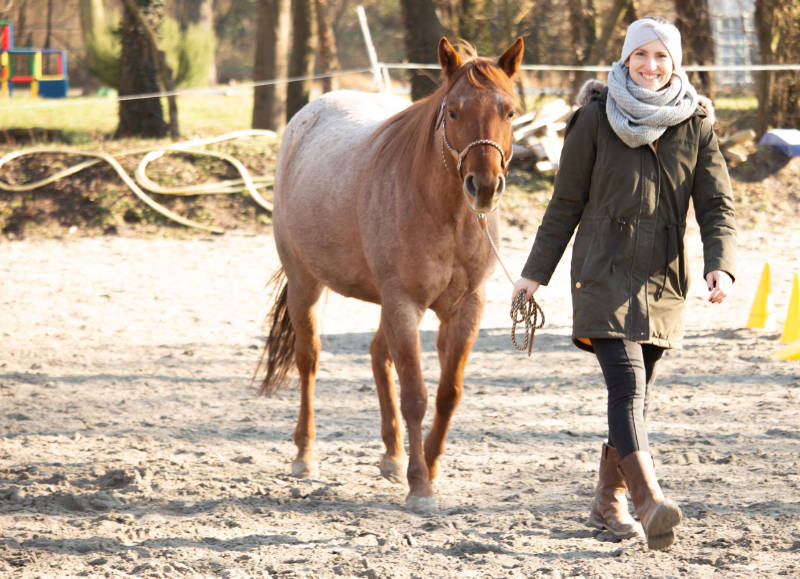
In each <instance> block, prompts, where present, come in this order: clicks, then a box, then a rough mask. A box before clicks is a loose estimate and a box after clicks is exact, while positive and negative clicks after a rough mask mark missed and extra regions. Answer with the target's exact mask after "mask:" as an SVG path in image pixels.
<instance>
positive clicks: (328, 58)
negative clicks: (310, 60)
mask: <svg viewBox="0 0 800 579" xmlns="http://www.w3.org/2000/svg"><path fill="white" fill-rule="evenodd" d="M314 11H315V14H316V15H317V42H318V43H319V50H318V56H319V69H320V72H322V73H323V74H328V73H331V72H336V71H338V70H340V68H339V59H338V58H337V56H336V37H335V36H334V34H333V28H332V27H331V20H330V14H329V13H328V0H314ZM337 86H338V83H337V82H336V77H332V76H330V77H325V78H323V79H322V92H330V91H332V90H336V88H337Z"/></svg>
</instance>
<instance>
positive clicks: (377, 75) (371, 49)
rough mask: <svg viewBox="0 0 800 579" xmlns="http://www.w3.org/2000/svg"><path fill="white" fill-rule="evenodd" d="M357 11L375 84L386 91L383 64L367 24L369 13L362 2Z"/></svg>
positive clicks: (380, 89)
mask: <svg viewBox="0 0 800 579" xmlns="http://www.w3.org/2000/svg"><path fill="white" fill-rule="evenodd" d="M356 12H357V13H358V22H359V23H360V24H361V33H362V34H363V35H364V42H365V43H366V45H367V54H368V55H369V62H370V64H371V65H372V76H373V78H374V79H375V84H377V85H378V91H379V92H386V86H385V85H384V82H383V75H382V74H381V65H380V63H379V62H378V55H377V53H376V52H375V45H374V44H372V36H371V35H370V33H369V26H368V25H367V14H366V12H364V7H363V6H362V5H361V4H359V5H358V6H356Z"/></svg>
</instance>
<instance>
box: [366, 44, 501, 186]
mask: <svg viewBox="0 0 800 579" xmlns="http://www.w3.org/2000/svg"><path fill="white" fill-rule="evenodd" d="M467 50H469V52H470V55H474V51H472V50H471V47H469V46H467ZM462 78H466V80H467V82H469V84H470V85H472V86H474V87H476V88H485V89H496V88H499V89H500V90H502V91H504V92H506V93H508V94H509V95H513V94H514V87H513V83H512V81H511V79H510V78H509V77H508V75H507V74H506V73H505V72H504V71H503V70H502V69H501V68H500V67H498V66H497V63H496V62H495V61H494V60H490V59H488V58H478V57H477V56H472V57H471V58H469V60H467V61H466V62H464V63H463V64H462V65H461V66H460V67H458V69H456V71H455V72H454V73H453V75H452V76H451V77H450V78H449V79H448V82H446V83H443V84H441V85H440V86H439V88H437V89H436V91H435V92H434V93H433V94H431V95H429V96H427V97H425V98H422V99H420V100H418V101H417V102H415V103H413V104H411V105H410V106H409V107H408V108H406V109H403V110H402V111H400V112H399V113H397V114H396V115H394V116H393V117H391V118H389V119H388V120H387V121H386V122H384V123H383V124H382V125H381V126H380V127H378V129H377V130H376V131H375V133H374V134H373V135H372V138H371V139H370V142H378V143H379V144H378V149H377V154H378V155H379V156H380V157H382V158H384V159H393V160H395V162H397V163H398V168H399V169H400V171H401V174H406V175H408V176H409V178H411V179H414V178H415V176H419V177H425V176H426V175H425V174H424V172H423V171H413V170H412V169H413V168H414V167H418V168H419V167H425V166H427V165H426V163H429V162H430V160H431V158H436V159H438V158H439V157H440V153H439V151H438V149H437V146H438V145H437V143H438V141H436V140H435V139H433V134H434V132H435V131H436V128H437V127H436V121H437V119H438V116H439V109H440V108H441V105H442V100H443V99H444V97H445V96H446V95H447V94H448V93H449V92H450V90H451V89H452V88H453V86H454V85H455V84H456V83H457V82H458V81H459V80H461V79H462Z"/></svg>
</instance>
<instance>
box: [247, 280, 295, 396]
mask: <svg viewBox="0 0 800 579" xmlns="http://www.w3.org/2000/svg"><path fill="white" fill-rule="evenodd" d="M269 285H270V286H271V287H272V288H273V289H274V290H275V294H276V295H277V298H276V299H275V303H273V304H272V309H271V310H270V312H269V314H267V322H265V325H266V323H269V324H270V327H269V335H268V336H267V343H266V344H265V345H264V350H263V352H261V358H260V359H259V361H258V366H257V367H256V371H255V373H254V374H253V382H255V381H256V380H258V379H259V375H260V374H262V373H263V378H261V384H260V386H259V387H258V393H259V394H264V395H266V396H271V395H272V394H274V393H275V392H277V391H278V390H280V389H281V388H282V387H283V386H285V385H286V383H287V382H288V377H289V372H290V371H291V369H292V367H293V366H294V360H295V357H294V327H293V326H292V320H291V319H290V318H289V306H288V303H287V294H288V284H287V281H286V275H284V272H283V269H282V268H281V269H279V270H278V271H276V272H275V274H274V275H273V276H272V279H270V281H269Z"/></svg>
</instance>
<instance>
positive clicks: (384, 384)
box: [369, 326, 406, 483]
mask: <svg viewBox="0 0 800 579" xmlns="http://www.w3.org/2000/svg"><path fill="white" fill-rule="evenodd" d="M369 353H370V355H371V357H372V374H373V376H374V377H375V387H376V389H377V391H378V403H379V404H380V409H381V438H382V439H383V444H384V445H385V446H386V453H385V454H384V455H383V456H382V457H381V462H380V469H381V475H383V477H384V478H386V479H389V480H390V481H392V482H398V483H399V482H403V475H404V473H405V460H406V459H405V452H404V451H403V430H402V428H401V424H400V412H399V411H398V408H397V399H396V397H395V390H394V381H393V380H392V357H391V355H390V354H389V348H388V346H387V344H386V336H385V334H384V333H383V326H379V327H378V331H377V332H376V333H375V337H374V338H373V340H372V345H371V346H370V349H369Z"/></svg>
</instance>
